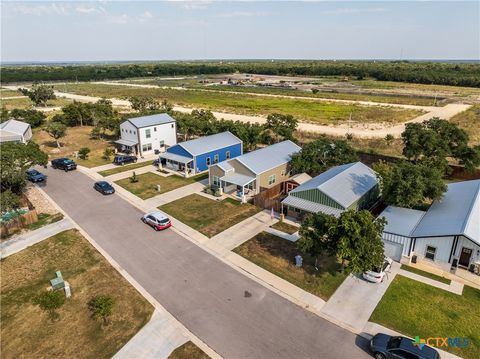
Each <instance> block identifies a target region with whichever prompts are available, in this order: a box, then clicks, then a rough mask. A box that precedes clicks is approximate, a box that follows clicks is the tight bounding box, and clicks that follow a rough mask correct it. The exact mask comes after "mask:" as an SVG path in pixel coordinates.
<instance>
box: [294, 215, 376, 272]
mask: <svg viewBox="0 0 480 359" xmlns="http://www.w3.org/2000/svg"><path fill="white" fill-rule="evenodd" d="M384 226H385V220H384V219H383V218H382V219H375V218H374V217H373V215H372V214H371V213H370V212H369V211H366V210H362V211H355V210H348V211H345V212H343V213H342V214H341V215H340V217H339V218H335V217H334V216H331V215H326V214H323V213H317V214H312V215H310V216H309V217H307V218H306V220H305V221H304V223H303V224H302V226H301V228H300V236H301V237H300V240H299V241H298V246H299V248H300V249H301V250H302V251H305V252H306V253H308V254H309V255H312V256H313V257H318V256H319V255H321V254H323V253H326V254H329V255H335V256H337V258H339V259H340V260H341V261H342V270H344V269H345V268H348V269H350V270H351V271H352V272H354V273H361V272H365V271H367V270H371V269H372V268H374V267H376V266H380V265H381V264H382V262H383V258H384V251H383V241H382V239H381V236H382V232H383V228H384Z"/></svg>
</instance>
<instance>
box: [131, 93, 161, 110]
mask: <svg viewBox="0 0 480 359" xmlns="http://www.w3.org/2000/svg"><path fill="white" fill-rule="evenodd" d="M128 100H129V101H130V103H131V104H132V109H134V110H135V111H138V112H146V111H155V110H158V109H160V104H159V103H158V101H157V100H155V99H154V98H153V97H139V96H132V97H129V98H128Z"/></svg>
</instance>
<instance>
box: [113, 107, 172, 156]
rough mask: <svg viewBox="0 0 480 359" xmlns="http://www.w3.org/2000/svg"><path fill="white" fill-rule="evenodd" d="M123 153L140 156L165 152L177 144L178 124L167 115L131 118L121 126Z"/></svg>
mask: <svg viewBox="0 0 480 359" xmlns="http://www.w3.org/2000/svg"><path fill="white" fill-rule="evenodd" d="M120 136H121V138H120V139H119V140H117V141H115V143H117V144H119V145H120V146H121V151H123V152H129V153H130V152H132V153H135V154H136V155H138V156H142V157H143V156H145V155H148V154H152V153H154V152H155V151H157V152H163V151H165V149H166V148H167V147H169V146H174V145H176V144H177V124H176V121H175V119H173V118H172V117H170V115H168V114H166V113H161V114H157V115H151V116H142V117H135V118H130V119H128V120H126V121H124V122H122V123H121V124H120Z"/></svg>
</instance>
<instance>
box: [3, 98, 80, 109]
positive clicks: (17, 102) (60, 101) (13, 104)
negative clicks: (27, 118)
mask: <svg viewBox="0 0 480 359" xmlns="http://www.w3.org/2000/svg"><path fill="white" fill-rule="evenodd" d="M16 96H18V95H16ZM72 102H73V101H72V100H69V99H66V98H57V99H56V100H50V101H48V107H57V106H65V105H68V104H69V103H72ZM1 103H2V104H1V106H2V107H5V108H6V109H7V110H9V111H10V110H13V109H14V108H20V109H27V108H33V107H34V105H33V102H32V101H30V99H29V98H28V97H24V98H15V99H7V100H3V99H2V100H1ZM40 108H43V106H40Z"/></svg>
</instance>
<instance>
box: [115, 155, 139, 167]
mask: <svg viewBox="0 0 480 359" xmlns="http://www.w3.org/2000/svg"><path fill="white" fill-rule="evenodd" d="M135 162H137V156H133V155H115V157H114V158H113V164H115V165H124V164H127V163H135Z"/></svg>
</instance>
